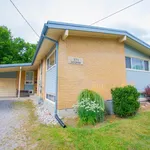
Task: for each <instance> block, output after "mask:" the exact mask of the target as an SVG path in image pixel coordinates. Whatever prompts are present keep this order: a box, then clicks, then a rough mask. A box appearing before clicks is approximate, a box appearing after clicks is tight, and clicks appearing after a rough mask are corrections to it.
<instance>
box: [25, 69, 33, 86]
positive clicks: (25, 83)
mask: <svg viewBox="0 0 150 150" xmlns="http://www.w3.org/2000/svg"><path fill="white" fill-rule="evenodd" d="M27 72H33V80H32V83H31V84H26V81H31V80H26V73H27ZM25 85H34V71H26V72H25Z"/></svg>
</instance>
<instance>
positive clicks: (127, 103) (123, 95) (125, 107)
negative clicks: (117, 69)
mask: <svg viewBox="0 0 150 150" xmlns="http://www.w3.org/2000/svg"><path fill="white" fill-rule="evenodd" d="M111 94H112V99H113V107H114V113H115V114H116V115H118V116H120V117H128V116H132V115H135V114H136V112H137V111H138V109H139V107H140V103H139V102H138V101H137V100H138V98H139V96H140V93H138V91H137V89H136V88H135V87H134V86H131V85H128V86H125V87H118V88H114V89H111Z"/></svg>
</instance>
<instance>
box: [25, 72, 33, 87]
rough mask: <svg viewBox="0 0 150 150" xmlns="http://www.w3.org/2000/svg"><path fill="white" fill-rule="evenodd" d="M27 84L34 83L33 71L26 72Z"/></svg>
mask: <svg viewBox="0 0 150 150" xmlns="http://www.w3.org/2000/svg"><path fill="white" fill-rule="evenodd" d="M25 84H33V71H28V72H26V81H25Z"/></svg>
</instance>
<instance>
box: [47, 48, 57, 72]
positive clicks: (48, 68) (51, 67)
mask: <svg viewBox="0 0 150 150" xmlns="http://www.w3.org/2000/svg"><path fill="white" fill-rule="evenodd" d="M55 51H56V48H54V50H53V51H52V52H51V53H50V54H49V55H48V56H47V58H46V71H48V70H50V69H52V68H53V67H54V66H56V63H57V62H56V55H55V58H54V59H55V64H54V65H53V66H51V67H50V68H48V69H47V60H48V59H49V58H50V57H51V55H52V54H53V53H55Z"/></svg>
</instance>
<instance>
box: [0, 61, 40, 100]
mask: <svg viewBox="0 0 150 150" xmlns="http://www.w3.org/2000/svg"><path fill="white" fill-rule="evenodd" d="M31 75H32V76H31ZM30 78H31V79H30ZM30 88H33V89H32V90H30ZM36 88H37V71H36V67H35V66H31V63H23V64H5V65H0V97H16V96H17V97H18V98H20V91H21V90H29V92H30V91H32V94H33V93H36ZM17 91H18V92H17Z"/></svg>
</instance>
